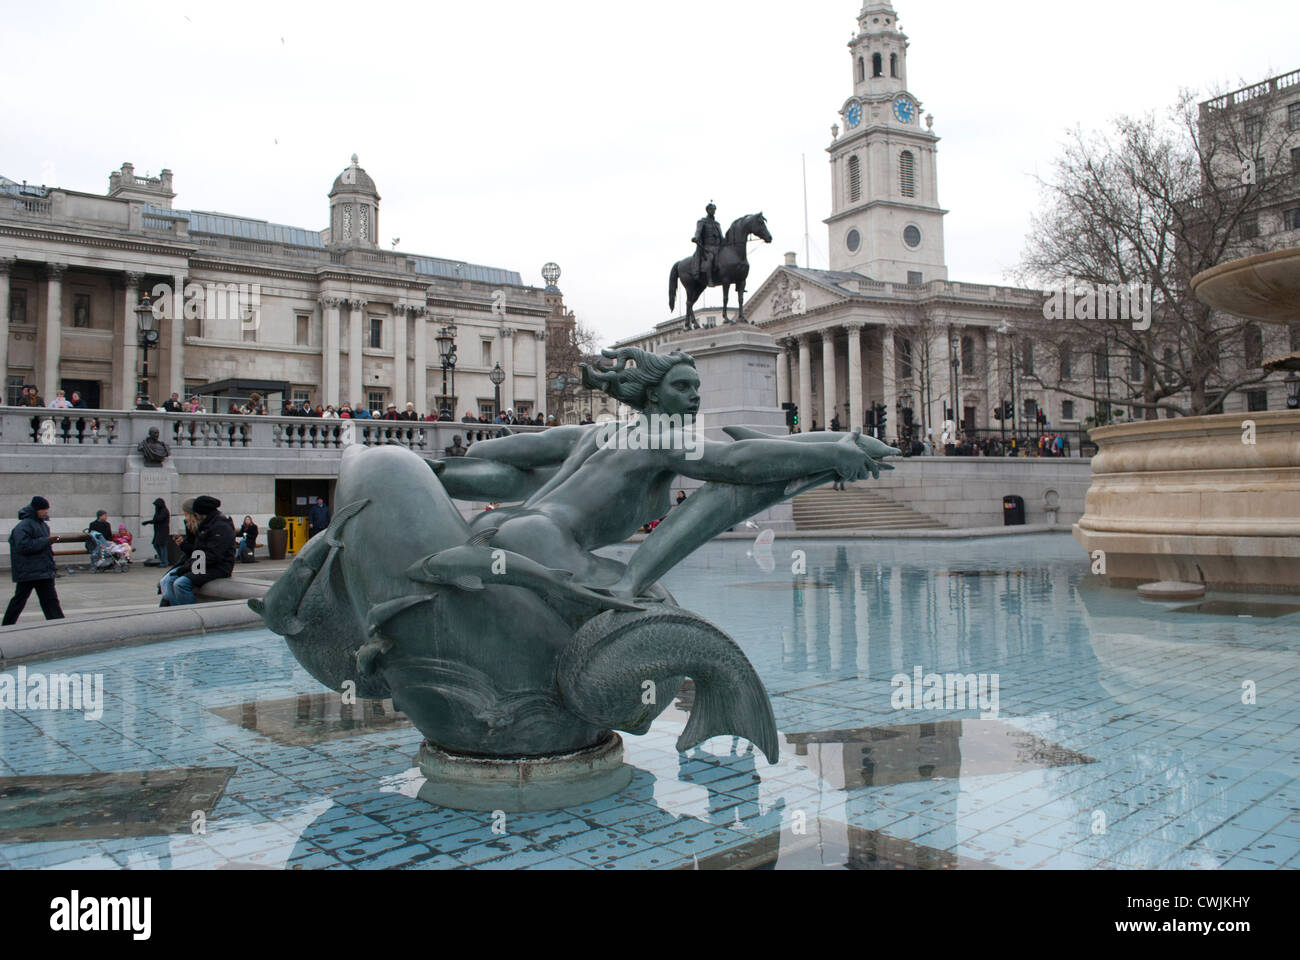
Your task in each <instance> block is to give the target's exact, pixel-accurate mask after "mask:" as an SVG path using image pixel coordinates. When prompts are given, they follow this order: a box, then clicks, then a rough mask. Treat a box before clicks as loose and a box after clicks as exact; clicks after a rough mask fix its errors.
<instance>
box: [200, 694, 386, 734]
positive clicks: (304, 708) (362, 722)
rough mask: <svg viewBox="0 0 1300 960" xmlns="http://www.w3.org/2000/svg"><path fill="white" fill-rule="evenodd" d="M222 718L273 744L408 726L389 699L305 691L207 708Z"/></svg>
mask: <svg viewBox="0 0 1300 960" xmlns="http://www.w3.org/2000/svg"><path fill="white" fill-rule="evenodd" d="M210 709H211V710H212V712H213V713H215V714H216V715H217V716H219V717H221V719H223V720H229V721H230V722H231V723H237V724H239V726H241V727H243V728H244V729H245V730H255V731H257V732H258V733H260V734H261V735H262V736H264V737H270V738H271V739H272V740H274V741H275V742H276V743H284V744H289V745H297V746H301V745H303V744H309V743H320V742H321V741H322V740H333V739H336V738H338V737H352V736H357V735H358V734H363V733H373V732H375V731H378V730H395V729H398V728H401V727H409V726H410V725H411V722H410V721H409V720H407V719H406V716H405V715H404V714H401V713H398V712H397V710H395V709H394V708H393V701H392V700H359V701H357V702H356V703H355V704H353V703H344V702H343V698H342V697H341V696H340V695H339V694H337V693H304V694H300V695H299V696H296V697H285V698H284V699H283V700H249V701H246V702H244V703H236V704H231V705H229V706H224V707H212V708H210Z"/></svg>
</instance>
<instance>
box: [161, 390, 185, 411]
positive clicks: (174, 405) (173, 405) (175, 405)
mask: <svg viewBox="0 0 1300 960" xmlns="http://www.w3.org/2000/svg"><path fill="white" fill-rule="evenodd" d="M162 408H163V409H164V410H166V411H167V412H168V413H184V412H185V406H184V404H182V403H181V395H180V394H179V393H173V394H172V395H171V396H170V397H168V398H167V399H166V400H164V401H163V406H162Z"/></svg>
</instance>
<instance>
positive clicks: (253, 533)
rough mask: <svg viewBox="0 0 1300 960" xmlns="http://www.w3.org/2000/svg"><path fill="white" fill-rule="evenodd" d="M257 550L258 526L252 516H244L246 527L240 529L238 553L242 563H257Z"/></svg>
mask: <svg viewBox="0 0 1300 960" xmlns="http://www.w3.org/2000/svg"><path fill="white" fill-rule="evenodd" d="M256 549H257V524H255V523H254V522H253V518H252V517H250V516H247V515H245V516H244V525H243V526H242V527H240V528H239V549H238V551H236V553H237V555H238V557H239V560H240V562H241V563H257V558H256V557H254V556H253V552H254V551H255V550H256Z"/></svg>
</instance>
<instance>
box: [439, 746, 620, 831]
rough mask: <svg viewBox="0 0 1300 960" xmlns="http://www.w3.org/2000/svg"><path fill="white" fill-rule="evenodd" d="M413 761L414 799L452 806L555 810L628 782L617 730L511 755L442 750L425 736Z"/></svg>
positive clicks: (598, 796) (511, 810) (606, 793)
mask: <svg viewBox="0 0 1300 960" xmlns="http://www.w3.org/2000/svg"><path fill="white" fill-rule="evenodd" d="M415 762H416V765H417V766H418V767H419V768H420V772H421V773H422V774H424V776H425V781H426V782H425V784H424V785H423V786H422V787H420V792H419V798H420V799H421V800H423V801H425V802H426V803H431V804H434V805H436V806H440V807H450V808H452V809H454V810H478V811H492V810H504V811H505V812H507V813H524V812H527V811H530V810H555V809H558V808H560V807H571V806H575V805H577V804H580V803H591V802H592V801H593V800H599V799H601V798H602V797H607V796H609V795H610V794H612V793H618V792H619V791H620V790H622V789H623V788H624V787H626V786H627V785H628V784H629V783H631V782H632V768H631V767H629V766H627V765H626V764H624V763H623V738H622V737H620V736H619V735H618V734H617V733H611V734H610V735H609V737H608V739H606V740H603V741H601V742H600V743H598V744H596V745H595V746H592V747H587V748H586V749H584V750H577V751H575V752H573V753H561V754H555V755H554V756H549V757H519V758H514V759H510V758H493V757H470V756H465V755H464V754H456V753H448V752H447V751H446V750H443V749H442V748H441V747H436V746H434V745H433V744H431V743H430V742H429V741H428V740H426V741H424V743H422V744H421V745H420V752H419V753H418V754H416V757H415Z"/></svg>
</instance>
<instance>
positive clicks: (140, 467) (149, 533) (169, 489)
mask: <svg viewBox="0 0 1300 960" xmlns="http://www.w3.org/2000/svg"><path fill="white" fill-rule="evenodd" d="M180 489H181V478H180V474H178V473H177V472H176V467H175V466H173V464H172V461H171V458H170V457H168V458H167V460H165V461H164V462H163V463H160V464H157V465H154V464H150V463H145V461H144V458H143V457H142V456H140V454H138V453H132V454H131V455H129V456H128V457H127V458H126V471H125V472H124V473H123V474H122V521H121V522H122V523H124V524H126V527H127V529H128V530H138V531H140V533H139V539H138V540H137V541H136V544H135V547H136V551H137V553H138V555H139V556H140V557H149V556H151V555H152V548H151V547H150V546H149V541H151V540H152V539H153V528H152V527H149V528H146V527H142V526H140V523H141V521H144V520H152V519H153V502H154V500H156V499H157V498H158V497H162V498H163V499H164V500H165V501H167V509H168V511H170V513H171V515H172V517H173V518H175V516H176V514H177V513H178V512H179V507H180V504H179V503H177V495H178V494H179V493H180ZM169 532H170V531H169Z"/></svg>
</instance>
